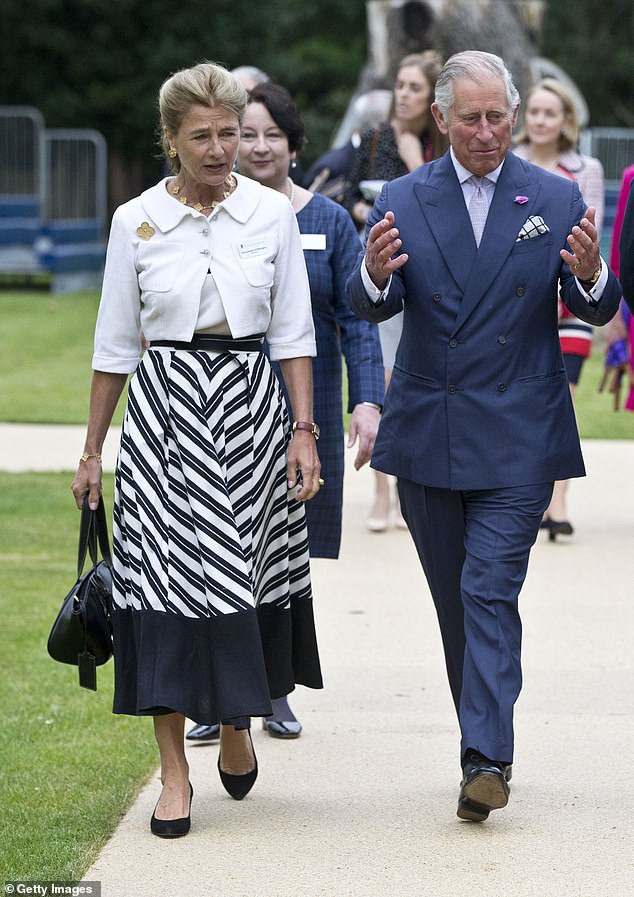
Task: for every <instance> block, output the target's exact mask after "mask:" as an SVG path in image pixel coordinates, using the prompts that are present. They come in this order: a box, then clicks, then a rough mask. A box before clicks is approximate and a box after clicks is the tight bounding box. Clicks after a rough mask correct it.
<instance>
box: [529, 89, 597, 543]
mask: <svg viewBox="0 0 634 897" xmlns="http://www.w3.org/2000/svg"><path fill="white" fill-rule="evenodd" d="M525 105H526V110H525V115H524V127H523V129H522V131H521V132H520V133H519V134H518V136H517V138H516V146H515V148H514V151H515V153H516V155H518V156H520V157H521V158H522V159H526V160H528V161H529V162H532V163H533V164H534V165H539V167H540V168H544V169H546V170H547V171H552V172H553V173H554V174H558V175H561V176H562V177H566V178H570V179H571V180H573V181H577V183H578V184H579V189H580V190H581V195H582V196H583V198H584V200H585V203H586V205H588V206H592V207H593V208H594V209H595V210H596V217H595V225H596V228H597V230H598V231H599V233H600V232H601V225H602V224H603V207H604V184H603V168H602V166H601V163H600V162H599V160H598V159H594V158H592V157H591V156H584V155H581V154H580V153H579V152H577V149H576V147H577V141H578V139H579V126H578V123H577V113H576V110H575V105H574V102H573V98H572V96H571V94H570V93H569V91H568V90H567V89H566V87H564V85H563V84H561V82H559V81H556V80H555V79H554V78H544V79H543V80H542V81H539V82H538V83H537V84H535V85H533V87H532V88H531V89H530V91H529V93H528V96H527V98H526V104H525ZM559 340H560V343H561V351H562V353H563V357H564V364H565V366H566V373H567V375H568V383H569V384H570V392H571V394H572V396H573V398H574V394H575V387H576V385H577V383H578V382H579V377H580V375H581V369H582V367H583V363H584V361H585V359H586V358H587V357H588V355H589V354H590V349H591V347H592V325H591V324H586V323H585V322H584V321H580V320H579V319H578V318H576V317H574V315H572V314H570V312H569V311H568V309H567V308H566V307H565V306H564V305H563V303H561V302H560V303H559ZM567 492H568V481H567V480H562V481H558V482H557V483H555V488H554V490H553V498H552V501H551V503H550V505H549V507H548V509H547V511H546V513H545V515H544V520H543V523H542V528H543V529H546V530H548V536H549V539H550V541H552V542H554V541H555V540H556V538H557V536H558V535H562V536H569V535H572V533H573V527H572V524H571V523H570V521H569V520H568V512H567V503H566V498H567Z"/></svg>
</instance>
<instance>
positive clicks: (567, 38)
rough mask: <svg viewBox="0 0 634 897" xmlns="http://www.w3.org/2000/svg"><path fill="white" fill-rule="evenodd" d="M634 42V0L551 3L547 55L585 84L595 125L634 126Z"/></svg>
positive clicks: (546, 41) (582, 86) (586, 96)
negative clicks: (633, 52)
mask: <svg viewBox="0 0 634 897" xmlns="http://www.w3.org/2000/svg"><path fill="white" fill-rule="evenodd" d="M633 46H634V6H633V5H632V2H631V0H606V2H604V3H601V5H600V6H598V5H597V3H596V0H574V3H572V2H571V0H566V2H554V0H553V2H550V3H548V4H547V10H546V17H545V24H544V44H543V49H542V55H544V56H548V57H550V58H551V59H553V60H554V61H555V62H557V63H558V64H559V65H560V66H561V67H562V68H563V69H564V70H565V71H566V72H567V73H568V74H569V75H570V76H571V77H572V78H573V80H574V81H576V83H577V84H578V85H579V88H580V89H581V92H582V93H583V94H584V96H585V98H586V102H587V103H588V107H589V110H590V122H591V124H592V125H596V126H599V125H607V126H610V125H611V126H615V127H617V126H619V127H630V128H631V127H634V106H633V105H632V97H633V95H634V69H633V66H632V47H633Z"/></svg>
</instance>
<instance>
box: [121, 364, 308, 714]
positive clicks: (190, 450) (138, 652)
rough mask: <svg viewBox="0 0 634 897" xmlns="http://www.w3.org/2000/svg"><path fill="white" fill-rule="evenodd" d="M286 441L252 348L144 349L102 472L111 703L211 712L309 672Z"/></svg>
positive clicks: (263, 367)
mask: <svg viewBox="0 0 634 897" xmlns="http://www.w3.org/2000/svg"><path fill="white" fill-rule="evenodd" d="M289 440H290V426H289V420H288V415H287V412H286V406H285V403H284V401H283V399H282V395H281V391H280V387H279V383H278V381H277V378H276V377H275V375H274V373H273V371H272V369H271V366H270V363H269V361H268V359H267V358H266V356H265V355H264V354H262V353H261V352H236V353H227V352H224V353H220V352H213V351H207V350H190V349H187V350H182V349H178V350H174V349H170V348H165V347H161V348H154V349H150V350H148V351H147V352H146V353H145V355H144V357H143V359H142V361H141V363H140V365H139V367H138V369H137V371H136V373H135V374H134V376H133V377H132V379H131V381H130V387H129V391H128V403H127V408H126V413H125V418H124V423H123V428H122V435H121V445H120V449H119V455H118V461H117V467H116V471H115V501H114V522H113V566H114V570H113V598H114V613H113V630H114V644H115V655H114V658H115V694H114V712H115V713H126V714H133V715H155V714H161V713H167V712H171V711H176V712H179V713H183V714H185V716H187V717H189V718H190V719H193V720H195V721H196V722H198V723H206V724H212V723H215V722H218V721H219V720H231V719H234V718H240V717H244V716H263V715H267V714H269V713H270V712H271V704H270V701H271V698H276V697H281V696H282V695H285V694H288V693H289V692H291V691H292V690H293V688H294V687H295V684H303V685H306V686H308V687H311V688H321V687H322V677H321V669H320V664H319V654H318V649H317V641H316V636H315V626H314V619H313V604H312V593H311V584H310V570H309V562H308V542H307V533H306V523H305V514H304V507H303V504H302V503H301V502H298V501H296V500H295V499H294V497H293V495H292V493H290V492H289V491H288V489H287V475H286V450H287V445H288V442H289Z"/></svg>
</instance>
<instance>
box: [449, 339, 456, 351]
mask: <svg viewBox="0 0 634 897" xmlns="http://www.w3.org/2000/svg"><path fill="white" fill-rule="evenodd" d="M457 345H458V340H457V339H450V340H449V346H450V348H452V349H455V348H456V346H457Z"/></svg>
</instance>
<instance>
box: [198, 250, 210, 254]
mask: <svg viewBox="0 0 634 897" xmlns="http://www.w3.org/2000/svg"><path fill="white" fill-rule="evenodd" d="M200 254H201V255H209V250H208V249H201V250H200Z"/></svg>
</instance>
